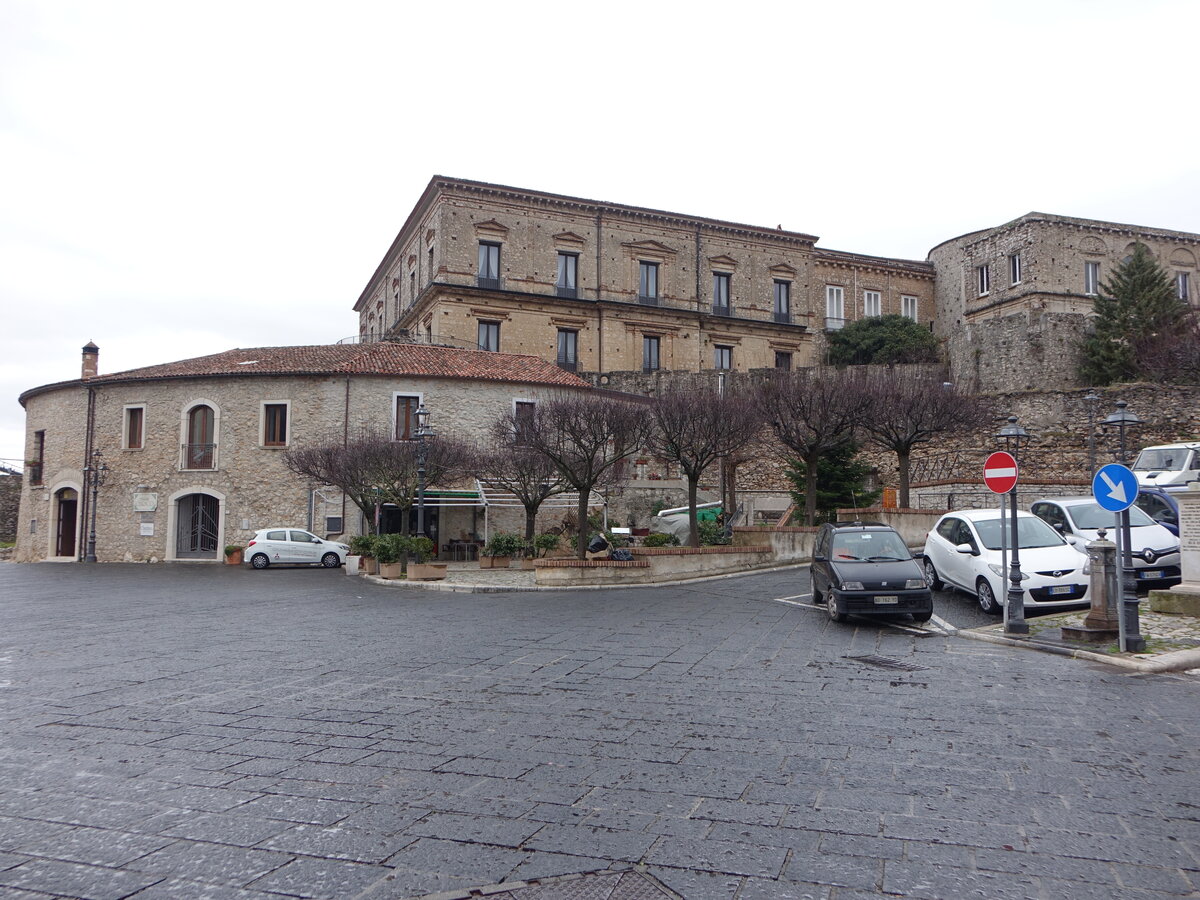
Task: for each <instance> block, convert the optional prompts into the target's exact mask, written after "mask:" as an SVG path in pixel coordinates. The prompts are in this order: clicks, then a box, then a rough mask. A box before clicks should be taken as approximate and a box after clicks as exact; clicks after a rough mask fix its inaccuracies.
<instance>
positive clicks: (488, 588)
mask: <svg viewBox="0 0 1200 900" xmlns="http://www.w3.org/2000/svg"><path fill="white" fill-rule="evenodd" d="M807 565H808V563H807V562H802V563H786V564H784V565H780V566H769V567H766V568H761V569H757V568H756V569H746V570H745V571H744V572H724V573H722V574H720V575H699V576H697V577H695V578H684V579H680V580H677V581H652V582H648V583H646V584H577V585H555V586H553V587H550V586H544V587H543V586H538V585H534V586H532V587H531V586H528V585H512V586H505V585H491V584H469V583H462V582H460V583H458V584H444V583H442V582H436V581H408V580H407V579H401V578H380V577H379V576H378V575H358V576H354V577H358V578H365V579H367V580H368V581H373V582H375V583H376V584H382V585H385V586H387V587H410V588H416V589H418V590H422V591H453V592H455V593H460V594H509V593H526V594H529V593H534V592H537V591H610V590H613V589H620V590H644V589H646V588H657V587H671V586H673V585H680V584H696V583H698V582H705V581H720V580H722V579H725V578H741V577H743V576H744V575H763V574H767V573H769V572H783V571H786V570H788V569H798V568H802V567H805V566H807Z"/></svg>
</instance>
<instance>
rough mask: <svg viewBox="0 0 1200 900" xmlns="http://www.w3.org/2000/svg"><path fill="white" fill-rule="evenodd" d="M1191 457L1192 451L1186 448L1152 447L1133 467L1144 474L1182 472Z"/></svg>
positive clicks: (1142, 454) (1139, 455) (1141, 454)
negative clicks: (1165, 471) (1164, 471)
mask: <svg viewBox="0 0 1200 900" xmlns="http://www.w3.org/2000/svg"><path fill="white" fill-rule="evenodd" d="M1190 455H1191V451H1190V450H1188V449H1187V448H1185V447H1159V448H1157V449H1155V448H1153V447H1150V448H1147V449H1145V450H1143V451H1142V452H1141V453H1139V454H1138V458H1137V462H1135V463H1134V464H1133V467H1134V468H1135V469H1141V470H1142V471H1144V472H1159V471H1163V470H1167V471H1171V472H1181V471H1183V465H1184V463H1185V462H1187V458H1188V457H1189V456H1190Z"/></svg>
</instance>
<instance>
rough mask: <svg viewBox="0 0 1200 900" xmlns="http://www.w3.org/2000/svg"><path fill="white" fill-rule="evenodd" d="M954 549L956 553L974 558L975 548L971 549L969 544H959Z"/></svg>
mask: <svg viewBox="0 0 1200 900" xmlns="http://www.w3.org/2000/svg"><path fill="white" fill-rule="evenodd" d="M954 549H955V550H956V551H958V552H959V553H962V554H964V555H965V556H974V555H975V548H974V547H972V546H971V545H970V544H959V545H958V546H957V547H955V548H954Z"/></svg>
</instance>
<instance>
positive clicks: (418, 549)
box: [408, 536, 446, 581]
mask: <svg viewBox="0 0 1200 900" xmlns="http://www.w3.org/2000/svg"><path fill="white" fill-rule="evenodd" d="M408 548H409V552H410V553H411V554H412V556H413V561H412V562H410V563H409V564H408V580H409V581H441V580H442V579H443V578H445V577H446V564H445V563H440V562H430V561H429V560H430V557H432V556H433V552H434V549H435V547H434V543H433V541H431V540H430V539H429V538H427V537H424V536H421V537H414V538H410V539H409V541H408Z"/></svg>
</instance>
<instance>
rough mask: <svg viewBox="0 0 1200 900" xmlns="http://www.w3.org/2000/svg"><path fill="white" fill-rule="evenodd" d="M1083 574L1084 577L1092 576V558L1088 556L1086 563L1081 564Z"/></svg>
mask: <svg viewBox="0 0 1200 900" xmlns="http://www.w3.org/2000/svg"><path fill="white" fill-rule="evenodd" d="M1083 574H1084V575H1091V574H1092V558H1091V557H1090V556H1089V557H1088V558H1087V562H1085V563H1084V564H1083Z"/></svg>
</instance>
